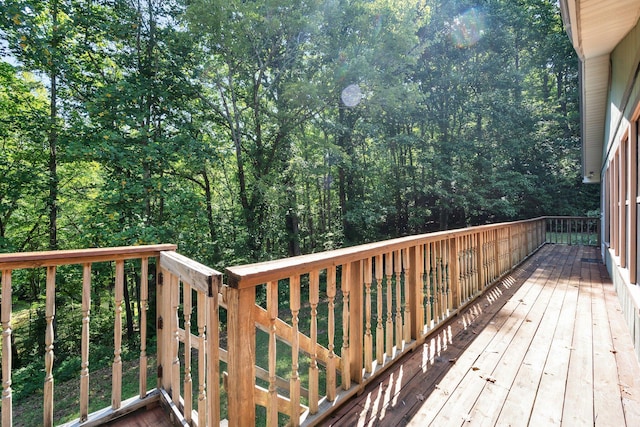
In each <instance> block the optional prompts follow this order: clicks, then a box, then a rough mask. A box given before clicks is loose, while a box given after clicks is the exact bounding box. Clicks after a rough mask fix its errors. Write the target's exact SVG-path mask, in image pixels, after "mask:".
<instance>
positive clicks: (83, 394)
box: [80, 263, 91, 422]
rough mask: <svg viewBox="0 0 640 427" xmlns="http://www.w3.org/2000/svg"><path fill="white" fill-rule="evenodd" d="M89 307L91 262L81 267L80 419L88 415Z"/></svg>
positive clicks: (82, 419)
mask: <svg viewBox="0 0 640 427" xmlns="http://www.w3.org/2000/svg"><path fill="white" fill-rule="evenodd" d="M90 308H91V264H90V263H87V264H84V266H83V268H82V336H81V338H80V355H81V356H80V357H81V360H82V361H81V365H80V421H81V422H82V421H86V420H87V418H88V416H89V316H90Z"/></svg>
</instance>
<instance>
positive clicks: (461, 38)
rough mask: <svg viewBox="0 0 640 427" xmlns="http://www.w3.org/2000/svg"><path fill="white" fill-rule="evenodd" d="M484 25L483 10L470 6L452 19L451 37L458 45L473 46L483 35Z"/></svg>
mask: <svg viewBox="0 0 640 427" xmlns="http://www.w3.org/2000/svg"><path fill="white" fill-rule="evenodd" d="M485 26H486V23H485V14H484V12H483V11H482V10H478V9H477V8H475V7H474V8H471V9H469V10H467V11H466V12H464V13H463V14H461V15H458V16H457V17H456V18H455V19H454V20H453V23H452V24H451V39H452V40H453V42H454V43H455V44H456V46H458V47H469V46H473V45H474V44H476V43H477V42H478V41H479V40H480V39H481V38H482V36H483V35H484V32H485Z"/></svg>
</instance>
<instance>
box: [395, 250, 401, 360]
mask: <svg viewBox="0 0 640 427" xmlns="http://www.w3.org/2000/svg"><path fill="white" fill-rule="evenodd" d="M393 255H394V256H393V258H394V262H393V264H394V265H393V272H394V273H395V278H396V318H395V321H394V322H393V323H394V324H395V326H396V328H395V329H396V331H395V335H396V340H395V343H396V353H399V352H401V351H402V292H401V289H400V286H401V283H400V282H401V281H402V279H401V272H402V251H401V250H400V249H398V250H397V251H395V252H394V253H393Z"/></svg>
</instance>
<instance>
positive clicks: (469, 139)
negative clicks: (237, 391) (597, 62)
mask: <svg viewBox="0 0 640 427" xmlns="http://www.w3.org/2000/svg"><path fill="white" fill-rule="evenodd" d="M0 4H1V5H2V7H1V8H0V34H2V35H3V37H4V39H5V43H4V44H3V45H2V47H0V49H3V53H4V55H5V56H4V57H5V58H6V59H7V60H6V61H4V62H3V63H2V64H0V80H1V81H2V84H1V85H0V144H2V150H1V151H0V159H1V161H0V177H1V178H0V251H23V250H41V249H48V248H51V249H55V248H79V247H88V246H89V247H95V246H106V245H130V244H143V243H153V242H172V243H176V244H178V246H179V250H180V251H181V252H183V253H185V254H188V255H190V256H192V257H194V258H195V259H198V260H200V261H202V262H204V263H207V264H209V265H212V266H214V267H222V266H224V265H230V264H236V263H240V262H246V261H255V260H263V259H269V258H276V257H282V256H287V255H296V254H300V253H308V252H313V251H320V250H324V249H330V248H334V247H340V246H345V245H353V244H357V243H362V242H367V241H373V240H377V239H383V238H389V237H395V236H400V235H406V234H412V233H421V232H427V231H435V230H440V229H447V228H454V227H462V226H468V225H477V224H483V223H487V222H497V221H503V220H515V219H522V218H529V217H534V216H539V215H545V214H549V215H564V214H570V215H584V214H586V213H587V212H588V211H590V210H593V209H597V196H598V190H599V189H598V188H597V187H595V186H583V185H581V183H580V176H579V161H580V155H579V150H580V144H579V137H578V135H579V128H578V126H579V120H578V102H577V98H578V88H577V85H578V76H577V59H576V57H575V54H574V52H573V51H572V49H571V46H570V44H569V41H568V40H567V37H566V36H565V35H564V33H563V28H562V22H561V19H560V15H559V11H558V8H557V5H556V2H554V1H551V0H519V1H510V0H509V1H508V0H479V1H462V0H450V1H434V0H324V1H320V0H293V1H292V0H255V1H235V0H230V1H225V2H223V1H218V0H192V1H183V0H170V1H159V0H147V1H142V0H91V1H88V0H45V1H33V0H2V2H1V3H0ZM9 59H11V60H9Z"/></svg>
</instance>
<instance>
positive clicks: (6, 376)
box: [0, 270, 13, 426]
mask: <svg viewBox="0 0 640 427" xmlns="http://www.w3.org/2000/svg"><path fill="white" fill-rule="evenodd" d="M11 310H12V307H11V270H2V310H0V313H1V316H2V317H1V318H0V319H1V320H0V321H1V322H2V425H3V426H10V425H13V408H12V406H13V404H12V396H11V394H12V391H11V351H12V348H11V347H12V344H11V333H12V331H11Z"/></svg>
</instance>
